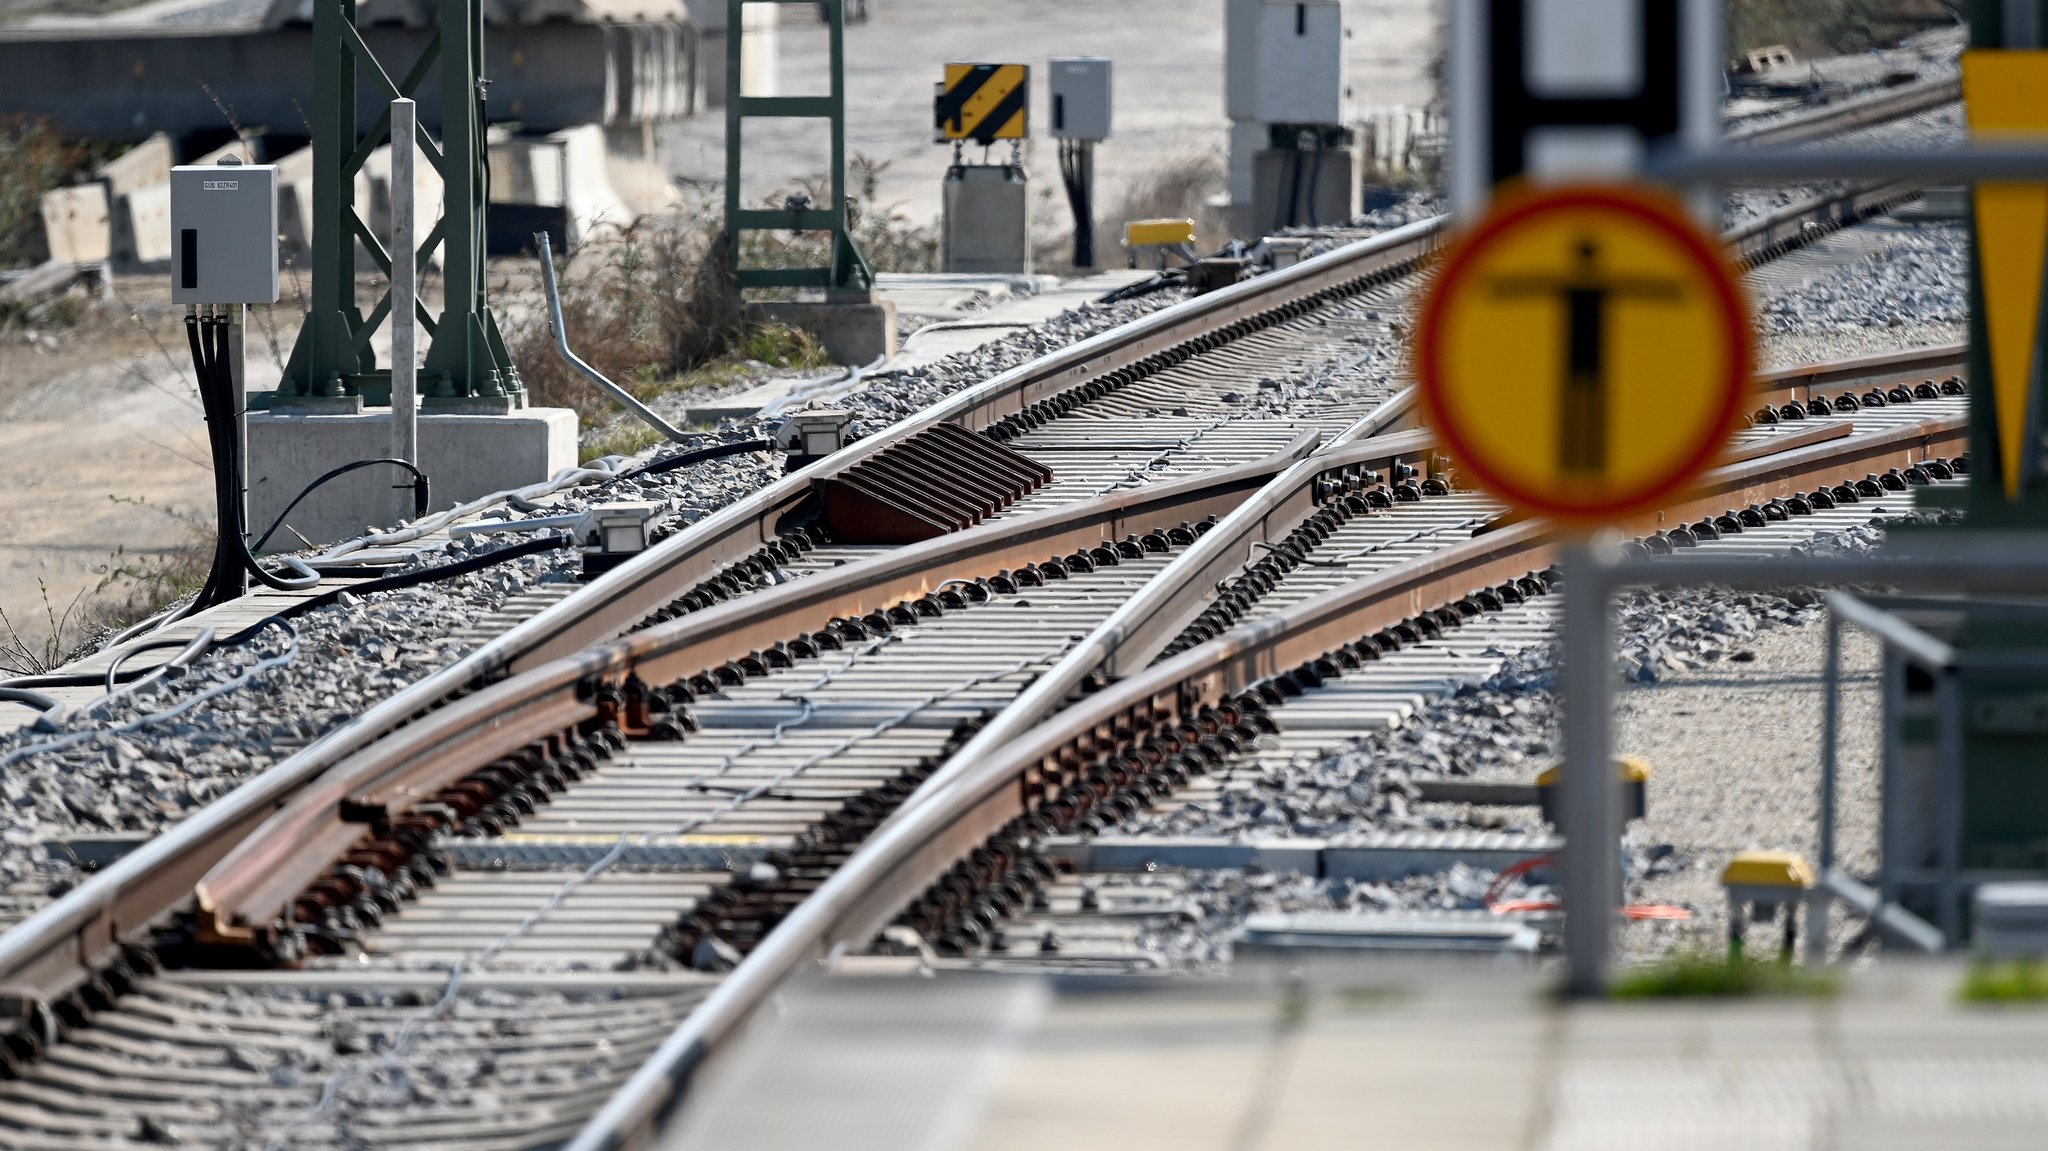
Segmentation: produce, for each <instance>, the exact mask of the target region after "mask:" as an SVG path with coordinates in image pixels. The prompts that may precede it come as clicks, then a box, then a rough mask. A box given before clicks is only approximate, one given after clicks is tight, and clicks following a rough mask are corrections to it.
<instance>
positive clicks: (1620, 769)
mask: <svg viewBox="0 0 2048 1151" xmlns="http://www.w3.org/2000/svg"><path fill="white" fill-rule="evenodd" d="M1614 774H1615V775H1616V776H1618V777H1620V779H1621V781H1622V782H1623V783H1648V782H1650V764H1649V761H1648V760H1644V759H1639V758H1637V757H1635V756H1633V755H1617V756H1615V757H1614ZM1563 775H1564V761H1563V760H1561V759H1560V760H1553V761H1552V762H1551V764H1550V766H1549V767H1546V768H1544V769H1543V771H1542V773H1541V774H1539V775H1537V777H1536V786H1537V787H1556V786H1557V781H1558V780H1559V779H1560V778H1562V777H1563Z"/></svg>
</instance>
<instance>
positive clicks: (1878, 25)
mask: <svg viewBox="0 0 2048 1151" xmlns="http://www.w3.org/2000/svg"><path fill="white" fill-rule="evenodd" d="M1945 10H1946V9H1945V6H1944V5H1942V4H1940V3H1938V2H1936V0H1730V2H1729V4H1728V48H1729V51H1730V53H1731V54H1733V55H1738V56H1739V55H1741V54H1742V53H1744V52H1748V51H1750V50H1752V49H1755V48H1763V47H1768V46H1769V45H1772V44H1783V45H1786V46H1787V47H1789V48H1791V49H1792V50H1793V51H1794V52H1796V53H1798V54H1799V55H1801V56H1834V55H1846V54H1849V53H1854V52H1864V51H1868V50H1869V49H1871V48H1874V47H1879V46H1882V45H1884V44H1888V43H1891V42H1893V41H1894V40H1895V39H1896V37H1897V36H1898V35H1899V34H1900V33H1902V32H1904V31H1907V30H1909V29H1910V28H1911V27H1912V26H1913V24H1912V22H1911V18H1912V17H1929V16H1933V17H1939V16H1940V15H1941V14H1943V13H1944V12H1945Z"/></svg>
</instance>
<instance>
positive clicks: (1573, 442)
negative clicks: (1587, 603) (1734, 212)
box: [1413, 186, 1752, 521]
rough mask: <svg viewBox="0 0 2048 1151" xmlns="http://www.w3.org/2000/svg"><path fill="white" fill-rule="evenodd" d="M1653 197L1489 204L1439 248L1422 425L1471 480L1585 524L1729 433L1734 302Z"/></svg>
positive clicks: (1738, 364)
mask: <svg viewBox="0 0 2048 1151" xmlns="http://www.w3.org/2000/svg"><path fill="white" fill-rule="evenodd" d="M1737 277H1738V273H1737V271H1736V269H1735V267H1734V266H1733V265H1732V264H1731V263H1730V262H1729V260H1728V259H1727V257H1726V256H1725V255H1723V253H1722V251H1721V247H1720V243H1719V241H1718V240H1717V239H1715V238H1714V237H1712V236H1710V235H1707V234H1706V233H1704V232H1702V231H1701V230H1700V229H1699V228H1698V227H1697V226H1695V225H1694V224H1693V222H1692V220H1691V218H1690V217H1689V216H1688V214H1687V213H1686V211H1685V209H1684V207H1683V205H1681V204H1680V203H1679V202H1678V201H1677V200H1676V199H1674V198H1672V197H1671V196H1669V195H1666V194H1664V193H1661V192H1655V191H1649V190H1646V189H1640V188H1630V187H1615V186H1596V187H1567V188H1546V189H1542V190H1536V191H1521V192H1513V193H1509V194H1506V195H1504V196H1502V197H1500V198H1498V199H1497V200H1496V201H1495V204H1494V207H1493V209H1492V211H1490V212H1489V213H1488V214H1487V215H1486V217H1485V218H1483V219H1482V220H1480V221H1479V223H1478V224H1477V225H1476V226H1474V227H1473V228H1472V229H1471V230H1470V231H1469V232H1468V233H1466V235H1465V236H1464V237H1463V238H1461V239H1460V240H1459V241H1458V242H1457V243H1456V244H1454V245H1453V246H1452V247H1451V249H1450V251H1449V253H1448V254H1447V255H1446V258H1445V260H1444V263H1443V266H1442V268H1441V270H1440V273H1439V275H1438V276H1437V279H1436V282H1435V284H1434V285H1433V287H1432V289H1431V291H1430V294H1429V298H1428V299H1427V300H1426V301H1425V302H1424V304H1423V310H1422V317H1421V322H1420V323H1419V324H1418V325H1417V327H1416V338H1415V347H1414V356H1413V361H1414V365H1415V372H1416V378H1417V380H1418V381H1419V384H1420V386H1419V388H1418V392H1419V395H1420V398H1421V400H1422V405H1423V409H1424V412H1425V414H1426V415H1427V417H1428V419H1429V421H1430V426H1431V427H1432V428H1434V429H1435V430H1436V432H1437V434H1438V435H1439V436H1440V437H1442V441H1443V446H1444V448H1445V450H1446V451H1448V452H1449V454H1450V455H1451V457H1452V458H1453V459H1454V460H1455V461H1457V462H1458V464H1459V465H1460V467H1461V468H1462V470H1464V471H1465V472H1466V473H1467V474H1469V475H1470V476H1471V477H1472V478H1473V479H1474V480H1476V481H1477V482H1478V483H1479V484H1480V486H1482V487H1484V488H1486V489H1488V490H1489V491H1492V492H1493V493H1494V494H1496V495H1498V496H1500V497H1501V498H1502V499H1505V500H1507V501H1508V502H1509V503H1511V504H1514V505H1516V506H1518V507H1520V508H1522V509H1524V510H1527V511H1529V512H1533V513H1537V514H1541V515H1548V516H1552V517H1556V518H1559V519H1567V520H1578V521H1597V520H1604V519H1613V518H1618V517H1621V516H1625V515H1627V514H1629V513H1631V512H1636V511H1642V510H1645V509H1648V508H1651V507H1654V506H1656V505H1657V504H1658V502H1659V501H1662V500H1664V499H1666V498H1668V497H1669V496H1670V495H1672V494H1673V493H1674V492H1676V491H1678V490H1679V489H1681V488H1682V487H1684V486H1685V485H1686V484H1687V483H1688V482H1689V481H1691V480H1692V479H1694V478H1695V477H1697V476H1698V475H1699V473H1700V472H1701V471H1703V470H1704V469H1705V468H1706V467H1707V466H1708V465H1709V464H1711V463H1712V462H1713V461H1714V459H1715V458H1716V457H1717V456H1718V455H1719V454H1720V453H1721V451H1722V449H1723V447H1724V445H1726V443H1727V441H1728V437H1729V436H1730V435H1731V434H1733V432H1734V431H1735V429H1736V428H1737V427H1739V426H1740V425H1741V422H1742V414H1743V409H1744V403H1743V399H1744V395H1745V393H1746V392H1747V390H1748V387H1749V379H1750V371H1751V355H1752V336H1751V329H1750V322H1749V307H1748V302H1747V300H1746V298H1745V297H1744V294H1743V291H1742V287H1741V283H1740V281H1739V279H1738V278H1737Z"/></svg>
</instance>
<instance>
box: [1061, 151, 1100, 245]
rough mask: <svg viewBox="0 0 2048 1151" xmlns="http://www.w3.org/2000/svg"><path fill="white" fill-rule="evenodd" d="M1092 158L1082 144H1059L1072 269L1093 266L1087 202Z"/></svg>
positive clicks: (1092, 210)
mask: <svg viewBox="0 0 2048 1151" xmlns="http://www.w3.org/2000/svg"><path fill="white" fill-rule="evenodd" d="M1092 161H1093V156H1092V155H1091V154H1090V150H1089V146H1088V141H1086V140H1061V141H1060V182H1061V183H1062V184H1063V185H1064V186H1065V187H1066V190H1067V205H1068V207H1070V208H1071V209H1073V213H1074V266H1075V267H1077V268H1092V267H1094V266H1095V206H1094V203H1093V202H1092V200H1091V198H1090V186H1091V185H1092V184H1093V183H1094V181H1093V179H1092V176H1093V172H1092V169H1093V167H1094V164H1093V162H1092Z"/></svg>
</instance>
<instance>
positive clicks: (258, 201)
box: [171, 164, 277, 304]
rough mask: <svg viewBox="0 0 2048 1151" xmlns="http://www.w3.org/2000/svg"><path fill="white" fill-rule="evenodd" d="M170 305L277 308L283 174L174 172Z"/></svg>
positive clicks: (270, 170) (213, 169) (215, 169)
mask: <svg viewBox="0 0 2048 1151" xmlns="http://www.w3.org/2000/svg"><path fill="white" fill-rule="evenodd" d="M171 302H172V303H173V304H274V303H276V302H277V167H276V165H274V164H218V165H215V164H206V165H180V166H179V167H176V168H172V169H171Z"/></svg>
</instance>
